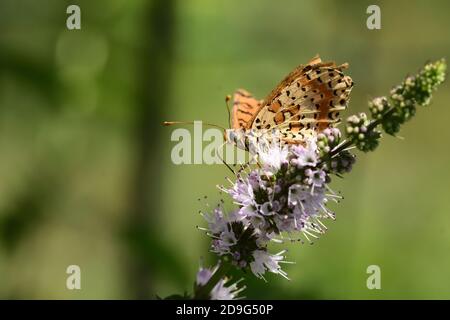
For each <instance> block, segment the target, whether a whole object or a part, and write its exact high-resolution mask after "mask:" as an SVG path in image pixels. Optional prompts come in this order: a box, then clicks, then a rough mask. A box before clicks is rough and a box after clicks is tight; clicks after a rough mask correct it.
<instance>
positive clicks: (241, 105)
mask: <svg viewBox="0 0 450 320" xmlns="http://www.w3.org/2000/svg"><path fill="white" fill-rule="evenodd" d="M346 68H348V64H347V63H345V64H342V65H339V66H336V64H335V63H334V62H322V60H321V59H320V57H319V56H318V55H317V56H315V57H314V58H312V59H311V61H309V62H308V64H306V65H300V66H298V67H297V68H295V69H294V70H293V71H292V72H291V73H290V74H288V75H287V76H286V78H284V79H283V81H281V82H280V83H279V84H278V85H277V86H276V88H275V89H274V90H273V91H272V92H271V93H270V94H269V95H268V96H267V97H266V98H265V99H264V100H258V99H256V98H255V97H253V95H251V94H250V93H249V92H248V91H246V90H244V89H238V90H237V91H236V92H235V93H234V95H233V107H232V111H231V123H230V125H231V130H227V133H226V136H225V138H226V139H227V140H229V141H232V142H235V143H236V145H245V143H243V142H242V141H239V140H240V139H242V137H243V136H244V137H245V132H248V131H256V132H259V133H260V134H269V133H270V132H272V131H274V130H277V132H279V134H280V135H281V140H282V141H283V142H284V143H288V144H301V143H302V142H303V141H304V140H305V138H306V137H307V136H314V135H316V134H317V133H320V132H321V131H323V130H324V129H325V128H327V127H331V126H335V125H336V124H337V123H339V121H340V119H339V113H340V112H341V111H342V110H345V109H346V107H347V104H348V101H349V96H350V92H351V90H352V87H353V85H354V83H353V81H352V79H351V78H350V77H349V76H346V75H344V73H343V72H342V71H343V70H344V69H346ZM236 132H244V135H242V134H236Z"/></svg>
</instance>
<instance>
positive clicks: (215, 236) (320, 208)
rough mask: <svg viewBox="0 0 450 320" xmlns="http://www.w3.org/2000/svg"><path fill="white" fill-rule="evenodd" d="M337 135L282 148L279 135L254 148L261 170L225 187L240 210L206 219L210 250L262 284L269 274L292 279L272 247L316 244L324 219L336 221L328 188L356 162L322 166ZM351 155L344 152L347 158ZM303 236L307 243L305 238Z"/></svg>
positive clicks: (337, 159)
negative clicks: (286, 242) (313, 241)
mask: <svg viewBox="0 0 450 320" xmlns="http://www.w3.org/2000/svg"><path fill="white" fill-rule="evenodd" d="M340 137H341V134H340V132H339V130H337V129H327V130H325V131H324V132H323V133H321V135H320V139H317V140H316V139H314V138H312V137H311V138H309V139H306V140H305V143H304V145H287V144H282V143H281V142H280V139H279V138H278V137H277V136H276V135H275V134H274V135H272V136H271V137H270V139H265V138H260V139H258V140H255V141H254V143H253V150H255V151H256V154H255V156H257V161H258V166H257V167H256V168H251V167H247V168H245V169H244V170H241V171H240V172H239V173H238V174H237V180H236V181H231V180H230V183H231V186H230V187H224V186H221V187H220V189H221V190H222V191H223V192H225V193H227V194H228V195H229V196H231V198H232V199H233V200H234V203H235V204H237V206H238V208H237V209H236V210H234V211H232V212H230V213H228V214H226V213H225V212H224V210H223V208H222V207H221V206H218V207H217V208H215V210H213V212H211V213H209V214H205V213H203V216H204V217H205V219H206V220H207V222H208V229H207V231H208V234H209V235H210V236H211V238H212V244H211V250H212V251H213V252H215V253H216V254H218V255H219V256H227V257H228V258H229V259H230V260H231V262H232V263H233V264H234V265H235V266H237V267H239V268H243V269H245V268H247V267H249V268H250V270H251V271H252V272H253V273H254V274H255V275H256V276H257V277H259V278H264V273H265V272H266V271H269V272H272V273H276V274H279V275H281V276H283V277H285V278H287V274H286V273H285V272H284V271H283V270H282V269H281V268H280V264H281V263H286V261H284V253H285V251H284V250H283V251H281V252H278V253H276V254H271V253H269V252H268V244H269V243H270V242H271V241H275V242H282V241H283V240H284V239H285V238H287V239H289V240H294V239H295V240H300V241H303V237H304V238H305V239H306V240H308V241H309V242H311V238H317V237H318V235H320V234H323V233H324V232H325V230H326V228H325V226H324V224H323V223H322V221H321V220H322V219H327V218H331V219H334V213H333V212H332V211H331V210H330V209H329V208H328V207H327V203H328V202H329V201H330V200H334V201H337V200H338V199H339V198H341V197H340V196H338V195H336V194H335V193H334V192H333V191H332V190H331V189H330V188H329V187H328V183H329V182H330V172H333V170H335V171H336V172H345V171H349V170H350V168H351V165H352V164H353V162H354V158H353V157H350V158H348V159H347V160H345V158H342V157H335V158H330V159H329V160H328V161H326V162H322V161H320V160H321V158H320V155H322V156H324V155H327V154H329V153H330V152H331V151H332V150H333V149H334V148H336V147H337V146H338V144H339V142H340ZM349 154H350V153H348V152H344V157H346V156H348V155H349ZM302 235H303V237H302Z"/></svg>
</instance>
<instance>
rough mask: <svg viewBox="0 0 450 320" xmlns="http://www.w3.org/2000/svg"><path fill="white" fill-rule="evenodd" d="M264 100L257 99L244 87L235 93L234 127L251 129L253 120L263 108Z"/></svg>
mask: <svg viewBox="0 0 450 320" xmlns="http://www.w3.org/2000/svg"><path fill="white" fill-rule="evenodd" d="M261 105H262V100H256V99H255V98H254V97H253V96H252V95H251V94H250V93H249V92H248V91H246V90H244V89H239V90H236V92H235V93H234V95H233V111H232V123H231V128H232V129H249V128H250V126H251V123H252V120H253V119H254V117H255V116H256V114H257V113H258V111H259V110H260V109H261Z"/></svg>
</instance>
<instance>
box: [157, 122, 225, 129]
mask: <svg viewBox="0 0 450 320" xmlns="http://www.w3.org/2000/svg"><path fill="white" fill-rule="evenodd" d="M201 123H202V124H204V125H205V126H209V127H214V128H218V129H221V130H223V131H226V129H225V128H224V127H222V126H219V125H217V124H213V123H208V122H201ZM183 124H190V125H193V124H194V121H164V122H163V126H173V125H183Z"/></svg>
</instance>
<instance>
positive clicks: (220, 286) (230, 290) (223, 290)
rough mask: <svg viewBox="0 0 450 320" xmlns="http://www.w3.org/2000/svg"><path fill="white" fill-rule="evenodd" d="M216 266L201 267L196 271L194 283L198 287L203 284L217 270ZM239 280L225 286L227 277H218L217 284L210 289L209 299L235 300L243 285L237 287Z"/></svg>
mask: <svg viewBox="0 0 450 320" xmlns="http://www.w3.org/2000/svg"><path fill="white" fill-rule="evenodd" d="M217 269H218V266H216V267H214V269H212V270H211V269H209V268H203V267H201V268H200V270H199V271H198V272H197V279H196V284H197V286H199V287H203V286H205V285H206V284H207V283H208V281H209V280H210V279H211V277H212V276H213V274H214V273H215V272H216V271H217ZM239 282H240V281H238V282H236V283H233V284H232V285H229V286H226V284H227V283H228V279H227V278H222V279H220V280H219V281H218V282H217V284H216V285H215V286H214V287H213V289H212V290H211V292H210V294H209V297H210V299H211V300H235V299H237V298H238V295H239V293H241V292H242V291H243V290H244V289H245V287H242V288H239V287H238V283H239Z"/></svg>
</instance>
